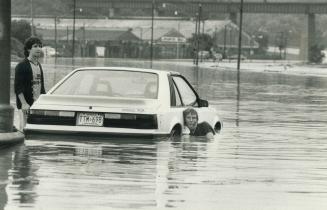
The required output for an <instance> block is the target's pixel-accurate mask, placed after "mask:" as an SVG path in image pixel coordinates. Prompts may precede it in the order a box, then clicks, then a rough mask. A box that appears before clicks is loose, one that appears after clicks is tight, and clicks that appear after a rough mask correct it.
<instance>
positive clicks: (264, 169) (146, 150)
mask: <svg viewBox="0 0 327 210" xmlns="http://www.w3.org/2000/svg"><path fill="white" fill-rule="evenodd" d="M65 62H66V63H65ZM69 62H70V61H69V60H58V61H57V65H55V66H54V65H52V64H51V63H53V60H50V61H45V64H44V71H45V74H46V83H47V89H49V88H50V87H51V86H52V85H53V84H54V83H55V82H57V81H58V80H59V79H61V78H62V77H63V76H64V75H65V74H67V73H68V72H69V71H71V67H67V66H66V65H70V64H69ZM146 64H147V63H144V62H137V63H122V62H112V61H105V60H103V59H98V60H95V59H83V60H77V61H76V63H75V65H76V66H79V65H81V66H83V65H86V66H87V65H89V66H92V65H98V66H101V65H131V66H132V65H133V66H139V67H142V66H145V65H146ZM146 67H147V66H146ZM154 68H159V69H160V68H166V69H169V70H175V71H179V72H181V73H182V74H183V75H185V76H186V77H187V78H188V79H189V80H190V81H191V83H192V84H193V85H194V86H195V87H196V89H197V90H198V92H199V93H200V96H201V97H202V98H204V99H208V100H209V104H210V105H211V106H213V107H215V108H216V109H217V110H218V111H219V113H220V116H221V118H222V119H223V122H224V127H223V130H222V132H221V133H220V134H218V135H216V137H215V139H214V140H211V141H207V140H206V139H204V138H189V139H184V138H180V139H168V138H160V139H153V140H149V139H136V138H135V139H134V138H129V139H119V138H108V139H92V138H83V139H78V138H77V139H76V138H75V139H73V138H70V137H65V138H51V137H44V138H43V139H42V138H41V139H28V140H25V142H24V144H22V145H17V146H14V147H9V148H2V149H1V150H0V210H2V209H5V210H12V209H60V210H62V209H87V210H92V209H221V210H238V209H240V210H255V209H258V210H275V209H276V210H283V209H285V210H322V209H327V78H326V77H313V76H310V77H309V76H294V75H293V76H289V75H282V74H278V73H253V72H252V73H251V72H241V80H240V83H239V84H237V79H236V71H231V70H223V69H220V68H218V67H217V68H214V69H202V68H200V69H196V68H193V67H182V66H179V67H176V66H174V65H173V64H172V63H169V62H162V63H155V64H154ZM12 102H14V100H13V98H12Z"/></svg>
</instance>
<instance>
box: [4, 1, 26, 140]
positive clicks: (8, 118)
mask: <svg viewBox="0 0 327 210" xmlns="http://www.w3.org/2000/svg"><path fill="white" fill-rule="evenodd" d="M10 29H11V0H0V49H1V50H2V51H3V52H10V49H11V47H10ZM0 66H1V68H0V145H4V144H13V143H18V142H22V141H24V135H23V134H22V133H21V132H17V131H15V130H14V129H13V124H14V108H13V107H12V106H11V105H10V82H11V79H10V53H0Z"/></svg>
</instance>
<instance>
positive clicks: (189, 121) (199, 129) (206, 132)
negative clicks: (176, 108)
mask: <svg viewBox="0 0 327 210" xmlns="http://www.w3.org/2000/svg"><path fill="white" fill-rule="evenodd" d="M183 117H184V125H185V128H186V130H189V131H188V132H186V133H188V134H189V135H191V136H206V137H207V138H208V139H213V138H214V135H215V131H214V130H213V129H212V127H211V126H210V125H209V123H207V122H201V123H198V121H199V116H198V113H197V112H196V110H195V109H193V108H187V109H185V110H184V111H183Z"/></svg>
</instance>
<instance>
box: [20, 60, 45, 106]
mask: <svg viewBox="0 0 327 210" xmlns="http://www.w3.org/2000/svg"><path fill="white" fill-rule="evenodd" d="M39 67H40V72H41V94H44V93H45V88H44V77H43V70H42V67H41V64H39ZM32 82H33V71H32V67H31V64H30V61H29V60H28V59H27V58H25V59H24V60H23V61H21V62H20V63H18V64H17V66H16V68H15V83H14V88H15V93H16V106H17V109H21V108H22V103H21V101H20V100H19V98H18V95H19V94H20V93H23V94H24V97H25V100H26V102H27V103H28V104H29V105H30V106H32V104H33V103H34V99H33V86H32Z"/></svg>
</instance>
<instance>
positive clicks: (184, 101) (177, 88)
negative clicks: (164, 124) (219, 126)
mask: <svg viewBox="0 0 327 210" xmlns="http://www.w3.org/2000/svg"><path fill="white" fill-rule="evenodd" d="M172 83H173V84H172V85H173V91H172V92H173V93H172V95H173V96H174V98H173V99H172V103H173V102H174V99H175V104H172V106H175V107H178V108H180V109H181V112H182V111H183V110H185V109H186V107H193V108H194V109H195V110H196V111H197V112H198V115H199V122H202V121H207V122H208V123H209V124H211V125H212V126H213V123H214V122H213V121H214V115H215V114H214V113H213V112H212V110H211V109H209V108H208V107H207V106H203V104H202V103H201V102H202V101H203V100H201V99H200V97H199V95H198V94H197V92H196V91H195V90H194V88H193V87H192V86H191V84H190V83H189V82H188V81H187V80H186V79H185V78H184V77H183V76H182V75H172Z"/></svg>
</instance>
